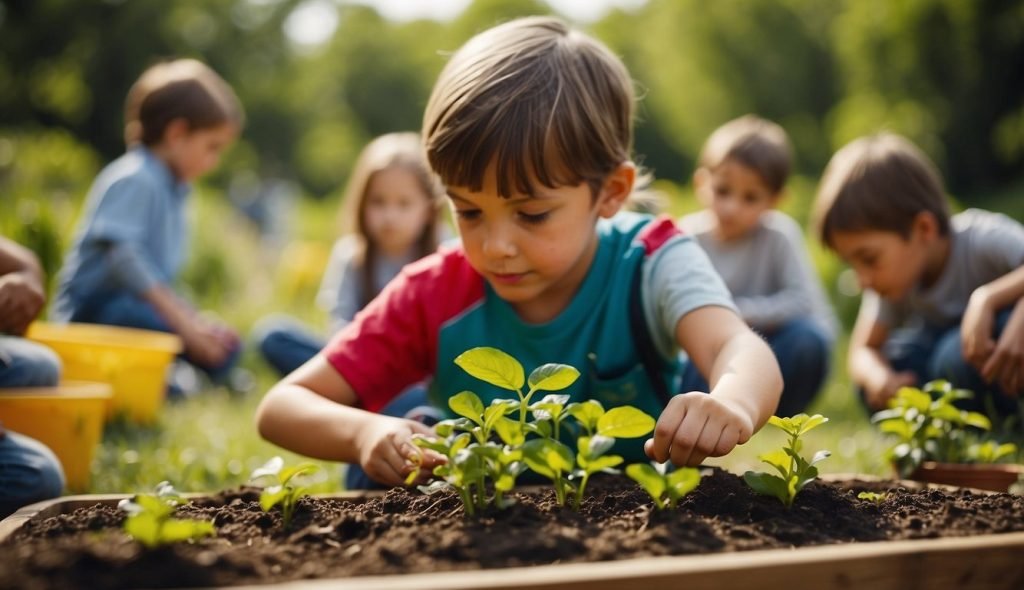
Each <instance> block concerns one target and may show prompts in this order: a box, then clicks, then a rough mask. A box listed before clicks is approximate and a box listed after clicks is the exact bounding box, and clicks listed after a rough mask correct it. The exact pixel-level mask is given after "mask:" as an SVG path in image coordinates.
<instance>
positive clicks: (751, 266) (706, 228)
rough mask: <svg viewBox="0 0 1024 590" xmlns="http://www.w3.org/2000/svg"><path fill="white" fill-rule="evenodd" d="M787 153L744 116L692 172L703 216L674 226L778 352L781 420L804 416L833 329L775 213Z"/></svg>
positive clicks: (796, 239) (759, 123)
mask: <svg viewBox="0 0 1024 590" xmlns="http://www.w3.org/2000/svg"><path fill="white" fill-rule="evenodd" d="M790 154H791V149H790V146H789V141H788V139H787V138H786V132H785V131H783V129H782V128H781V127H780V126H779V125H777V124H775V123H772V122H770V121H766V120H764V119H761V118H758V117H755V116H753V115H746V116H744V117H740V118H739V119H734V120H732V121H729V122H728V123H726V124H725V125H722V126H721V127H719V128H718V129H717V130H715V132H714V133H712V134H711V136H710V137H709V138H708V140H707V142H705V144H704V148H703V149H702V151H701V157H700V166H699V167H698V169H697V171H696V172H695V173H694V185H695V187H696V190H697V195H698V198H699V199H700V200H701V202H702V204H703V205H704V206H705V207H706V209H705V210H703V211H700V212H698V213H694V214H692V215H688V216H686V217H683V218H682V219H680V220H679V225H680V226H681V227H682V228H683V229H684V230H685V231H686V232H687V233H690V234H692V235H694V236H695V237H696V238H697V241H698V242H699V243H700V245H701V247H703V248H704V250H705V251H706V252H707V254H708V256H709V257H710V258H711V262H712V264H714V266H715V270H717V271H718V273H719V274H720V275H721V276H722V278H723V279H724V280H725V284H726V285H727V286H728V287H729V290H730V291H731V292H732V296H733V300H734V301H735V302H736V307H738V308H739V311H740V314H741V315H742V317H743V319H744V320H745V321H746V322H747V324H749V325H750V326H751V327H752V328H754V329H755V330H756V331H757V332H759V333H760V334H762V335H763V336H764V337H765V338H766V339H767V341H768V344H769V345H770V346H771V348H772V351H773V352H774V353H775V356H776V358H777V359H778V361H779V367H780V369H782V375H783V379H784V381H785V389H784V390H783V392H782V400H781V401H780V402H779V408H778V410H777V411H776V414H777V415H779V416H792V415H794V414H798V413H800V412H802V411H803V410H805V409H806V408H807V406H808V404H810V402H811V400H812V399H813V398H814V396H815V395H816V394H817V392H818V391H819V390H820V389H821V385H822V383H823V382H824V379H825V376H826V374H827V372H828V361H829V357H830V355H831V350H832V344H833V342H834V340H835V335H836V329H837V322H836V319H835V316H834V314H833V313H832V308H831V307H830V306H829V303H828V301H827V299H826V297H825V293H824V291H823V290H822V288H821V283H820V281H819V279H818V277H817V275H816V274H815V271H814V268H813V267H812V265H811V261H810V257H809V256H808V255H807V251H806V249H805V247H804V240H803V234H802V233H801V231H800V227H799V226H798V225H797V223H796V222H795V221H793V219H792V218H790V217H789V216H787V215H786V214H785V213H782V212H780V211H777V210H776V209H775V207H776V206H777V205H778V203H779V200H780V199H781V198H782V195H783V193H784V190H785V184H786V179H787V177H788V176H789V170H790V161H791V155H790Z"/></svg>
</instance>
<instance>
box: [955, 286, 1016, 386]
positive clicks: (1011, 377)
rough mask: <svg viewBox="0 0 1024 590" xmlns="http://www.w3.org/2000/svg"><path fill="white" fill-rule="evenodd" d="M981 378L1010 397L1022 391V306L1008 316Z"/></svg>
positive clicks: (983, 368)
mask: <svg viewBox="0 0 1024 590" xmlns="http://www.w3.org/2000/svg"><path fill="white" fill-rule="evenodd" d="M965 317H966V316H965ZM981 376H982V377H983V378H984V379H985V381H987V382H988V383H997V384H998V385H999V388H1000V389H1002V390H1003V392H1004V393H1006V394H1007V395H1010V396H1012V397H1018V396H1019V395H1020V392H1021V390H1024V304H1020V303H1018V304H1017V306H1016V307H1015V308H1014V310H1013V312H1012V313H1011V314H1010V318H1009V320H1007V322H1006V327H1005V328H1003V333H1002V335H1001V336H1000V337H999V343H998V344H996V345H995V346H994V347H993V350H992V354H991V355H989V357H988V360H986V361H985V363H984V364H983V365H982V367H981Z"/></svg>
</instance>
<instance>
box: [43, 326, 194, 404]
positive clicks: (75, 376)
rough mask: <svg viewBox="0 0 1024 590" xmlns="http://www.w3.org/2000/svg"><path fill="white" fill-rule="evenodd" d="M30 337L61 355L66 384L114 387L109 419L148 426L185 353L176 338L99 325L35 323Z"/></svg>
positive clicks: (179, 340) (161, 402) (147, 331)
mask: <svg viewBox="0 0 1024 590" xmlns="http://www.w3.org/2000/svg"><path fill="white" fill-rule="evenodd" d="M26 336H27V337H28V338H29V339H31V340H35V341H36V342H39V343H42V344H45V345H46V346H49V347H50V348H52V349H53V351H54V352H56V353H57V356H59V357H60V359H61V361H62V362H63V364H64V371H63V376H64V378H65V379H68V380H76V381H99V382H102V383H109V384H110V386H111V387H112V388H113V397H112V398H111V401H110V404H109V406H108V412H107V415H108V416H110V415H112V414H118V413H121V414H125V415H126V416H127V417H128V418H130V419H131V420H134V421H136V422H141V423H144V424H151V423H153V422H155V421H156V418H157V414H158V413H159V410H160V408H161V407H162V405H163V402H164V395H165V390H166V387H167V385H166V381H167V367H168V366H169V365H170V364H171V362H172V361H173V360H174V357H175V356H176V355H177V354H178V353H179V352H180V351H181V349H182V345H181V339H180V338H179V337H177V336H175V335H174V334H167V333H164V332H155V331H152V330H139V329H135V328H121V327H118V326H105V325H100V324H75V323H72V324H48V323H41V322H36V323H34V324H32V325H31V326H29V329H28V334H26Z"/></svg>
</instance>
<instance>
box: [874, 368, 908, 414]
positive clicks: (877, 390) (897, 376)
mask: <svg viewBox="0 0 1024 590" xmlns="http://www.w3.org/2000/svg"><path fill="white" fill-rule="evenodd" d="M915 385H917V375H916V374H915V373H914V372H913V371H886V374H885V377H884V378H883V379H879V380H878V382H877V383H868V384H865V385H864V398H865V400H864V401H866V402H867V404H868V407H869V408H871V409H872V410H875V411H878V410H884V409H885V408H886V407H887V406H888V405H889V400H890V399H892V398H894V397H896V392H897V391H899V390H900V388H901V387H913V386H915Z"/></svg>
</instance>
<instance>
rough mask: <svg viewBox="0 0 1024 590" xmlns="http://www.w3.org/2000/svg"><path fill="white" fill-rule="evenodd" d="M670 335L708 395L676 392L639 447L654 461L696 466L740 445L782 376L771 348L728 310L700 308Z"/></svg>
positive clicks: (761, 418)
mask: <svg viewBox="0 0 1024 590" xmlns="http://www.w3.org/2000/svg"><path fill="white" fill-rule="evenodd" d="M676 340H677V341H678V343H679V345H680V346H682V347H683V349H684V350H686V352H687V354H688V355H689V356H690V360H691V362H693V363H695V364H696V366H697V368H698V369H699V370H700V372H701V374H703V375H707V376H708V383H710V384H711V392H710V395H708V394H705V393H703V392H685V393H682V394H679V395H676V396H675V397H673V398H672V400H671V401H670V402H669V404H668V406H667V407H666V408H665V410H664V411H663V412H662V414H661V416H660V417H659V418H658V422H657V425H656V427H655V430H654V438H653V439H651V440H649V441H647V443H646V444H645V446H644V450H645V451H646V452H647V455H648V456H649V457H651V458H652V459H654V460H655V461H658V462H663V461H666V460H671V461H672V462H673V463H674V464H676V465H699V464H700V463H701V462H702V461H703V460H704V459H705V458H707V457H720V456H722V455H725V454H727V453H729V452H730V451H731V450H732V449H733V448H734V447H735V446H736V445H737V444H743V443H745V442H746V441H747V440H749V439H750V437H751V436H752V435H753V433H754V432H756V431H757V430H758V429H759V428H761V426H763V425H764V423H765V422H767V420H768V417H769V416H771V415H772V413H773V412H774V411H775V408H776V407H777V406H778V403H779V395H780V394H781V392H782V376H781V374H780V373H779V366H778V363H777V362H776V360H775V357H774V355H772V352H771V349H770V348H768V345H767V344H765V342H764V341H763V340H761V339H760V338H759V337H758V336H757V335H756V334H754V333H753V332H752V331H751V330H750V329H749V328H748V327H747V326H746V324H745V323H744V322H743V320H742V319H740V317H739V316H737V315H736V314H735V313H734V312H733V311H731V310H729V309H727V308H724V307H718V306H706V307H700V308H698V309H696V310H694V311H691V312H690V313H687V314H686V315H684V316H683V317H682V318H681V319H680V320H679V322H678V324H677V325H676Z"/></svg>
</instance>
